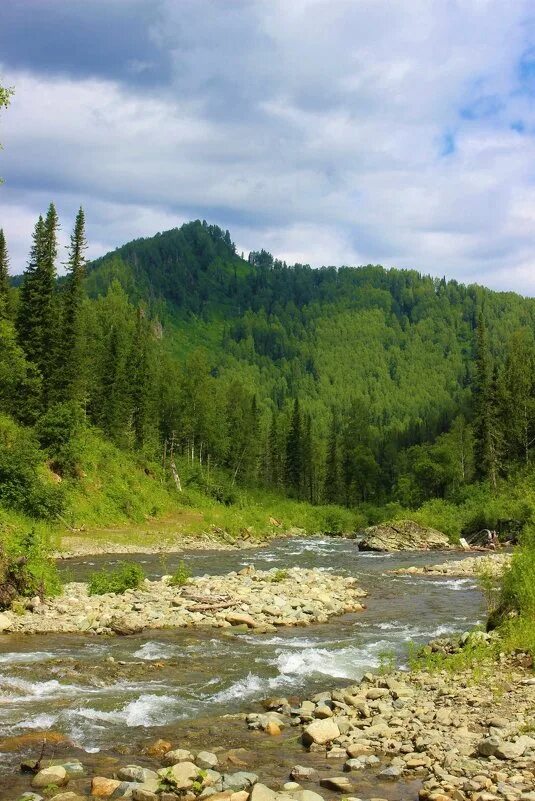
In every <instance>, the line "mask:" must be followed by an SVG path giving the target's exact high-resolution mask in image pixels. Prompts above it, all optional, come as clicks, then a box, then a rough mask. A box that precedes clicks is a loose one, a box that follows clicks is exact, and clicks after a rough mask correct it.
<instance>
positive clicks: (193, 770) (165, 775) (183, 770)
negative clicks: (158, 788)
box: [158, 762, 199, 790]
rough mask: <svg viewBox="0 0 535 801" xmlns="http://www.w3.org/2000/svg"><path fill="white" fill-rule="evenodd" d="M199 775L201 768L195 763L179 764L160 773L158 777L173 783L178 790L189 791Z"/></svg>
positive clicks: (163, 769)
mask: <svg viewBox="0 0 535 801" xmlns="http://www.w3.org/2000/svg"><path fill="white" fill-rule="evenodd" d="M198 775H199V768H198V767H197V765H194V764H193V762H177V763H176V764H175V765H171V767H169V768H162V769H161V770H159V771H158V776H159V777H160V778H162V779H167V780H169V781H170V782H172V783H173V786H174V787H176V789H177V790H189V789H190V787H193V782H194V781H195V779H196V778H197V776H198Z"/></svg>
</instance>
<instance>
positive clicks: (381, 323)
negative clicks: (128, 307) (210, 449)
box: [87, 221, 535, 502]
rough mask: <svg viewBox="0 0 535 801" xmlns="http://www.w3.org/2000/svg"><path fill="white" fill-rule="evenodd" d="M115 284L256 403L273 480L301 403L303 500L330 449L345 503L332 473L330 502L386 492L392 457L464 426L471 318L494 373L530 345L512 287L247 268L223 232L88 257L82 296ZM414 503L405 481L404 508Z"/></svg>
mask: <svg viewBox="0 0 535 801" xmlns="http://www.w3.org/2000/svg"><path fill="white" fill-rule="evenodd" d="M114 279H117V280H118V281H119V282H120V283H121V284H122V286H123V287H124V289H125V290H126V292H127V294H128V296H129V297H130V299H131V301H132V302H133V303H136V304H137V303H141V304H147V305H148V308H149V310H150V314H151V315H152V316H154V317H158V319H159V320H161V321H162V322H163V343H164V347H165V348H166V350H167V351H168V352H169V353H170V354H171V355H172V356H174V357H176V359H177V360H178V361H183V360H184V358H186V357H187V354H188V353H191V350H192V349H194V348H195V347H197V346H199V345H202V346H204V348H205V350H206V352H207V359H208V363H209V366H210V370H211V375H212V377H215V378H216V379H217V381H218V382H219V384H220V385H221V387H223V386H225V387H228V385H229V384H230V383H232V382H233V381H235V382H237V383H238V384H239V385H240V386H241V388H242V389H243V390H244V391H245V392H246V393H249V394H250V395H251V396H252V397H254V398H255V402H256V403H257V404H258V410H257V413H258V415H259V419H260V428H261V430H262V432H263V433H262V436H263V438H264V440H265V441H266V442H267V441H268V440H269V438H270V437H271V438H272V440H273V442H272V446H271V448H272V450H273V449H274V453H271V454H269V453H267V452H266V453H265V454H264V455H263V456H262V457H261V461H263V462H264V463H266V462H269V463H270V464H271V463H277V462H278V463H279V464H278V467H277V466H276V464H275V467H274V466H273V464H271V466H268V467H266V466H265V464H264V469H265V470H267V472H268V473H269V472H270V471H271V472H272V473H274V478H273V480H274V481H276V482H277V483H281V482H282V480H283V479H282V475H283V474H284V470H285V467H284V465H285V463H286V453H285V447H286V444H285V441H284V440H285V438H287V437H288V436H289V429H290V427H291V418H292V414H293V412H294V409H293V405H292V404H293V403H294V400H295V399H298V400H299V403H300V415H301V418H302V419H301V420H300V423H301V425H302V427H303V428H306V427H307V426H308V428H309V433H310V439H309V441H308V445H307V448H308V449H309V451H310V453H309V456H310V458H311V460H312V463H316V465H317V466H316V468H315V469H314V471H313V472H314V475H313V476H308V477H306V478H305V483H306V484H308V485H309V489H308V491H307V492H306V494H307V496H310V497H311V498H312V499H313V500H314V499H316V498H319V497H325V489H322V488H324V487H325V477H326V470H327V467H328V465H326V463H325V462H324V459H327V462H328V455H326V454H327V452H328V450H329V442H330V443H331V446H332V447H335V449H337V450H339V451H340V453H336V454H331V456H332V458H333V459H335V460H341V461H344V460H345V467H343V466H340V468H336V471H335V473H336V472H337V471H338V469H340V470H341V471H342V472H344V471H345V478H346V481H349V483H350V484H351V485H352V487H353V489H352V490H351V491H349V495H348V494H347V492H346V490H343V489H342V488H340V487H338V483H339V482H338V479H337V478H336V476H333V481H334V485H335V489H334V490H333V492H332V497H333V499H340V500H341V499H342V498H343V497H344V495H345V497H346V498H347V499H348V500H349V499H351V500H354V501H357V500H365V499H367V498H369V497H375V496H377V495H378V494H379V495H381V496H383V497H384V496H385V493H386V495H388V494H390V492H391V490H392V486H393V484H395V483H396V481H397V482H398V486H399V477H398V473H399V470H400V460H399V453H400V451H402V450H404V449H406V448H407V447H409V446H411V445H415V444H420V443H426V442H433V441H434V440H435V439H436V438H437V437H438V436H439V435H441V434H443V433H445V432H448V431H450V430H451V427H452V424H453V421H454V420H455V419H458V418H459V415H462V418H463V420H465V421H466V420H468V421H469V420H470V419H471V417H472V415H473V408H472V391H471V387H472V383H473V379H474V355H475V350H476V338H475V331H476V327H477V325H478V320H481V322H482V324H484V325H485V329H486V331H485V337H486V338H487V339H488V347H489V354H490V355H489V358H490V360H491V361H492V363H493V364H494V363H495V364H496V367H497V368H498V367H499V366H503V365H505V363H506V360H507V352H508V348H509V346H510V343H511V341H512V337H513V335H514V333H515V332H518V331H524V333H525V335H526V336H528V338H530V337H531V338H532V336H533V334H532V332H533V330H534V327H535V301H533V300H532V299H526V298H522V297H520V296H518V295H516V294H514V293H496V292H491V291H490V290H487V289H484V288H482V287H479V286H468V287H466V286H463V285H461V284H459V283H458V282H456V281H446V280H445V279H434V278H431V277H429V276H421V275H420V274H419V273H417V272H416V271H413V270H396V269H390V270H385V269H384V268H382V267H380V266H372V265H368V266H365V267H358V268H354V267H339V268H336V267H323V268H321V269H312V268H310V267H309V266H307V265H301V264H295V265H287V264H285V263H284V262H281V261H279V260H277V259H274V258H273V257H272V256H271V255H270V254H269V253H267V252H266V251H263V250H261V251H259V252H252V253H251V254H249V258H248V260H244V258H240V256H238V255H237V253H236V249H235V246H234V245H233V243H232V241H231V237H230V234H229V232H228V231H222V230H221V229H220V228H218V227H217V226H212V225H207V224H206V223H205V222H202V223H201V222H199V221H196V222H192V223H188V224H186V225H183V226H182V227H181V228H178V229H174V230H171V231H167V232H165V233H161V234H157V235H156V236H154V237H152V238H148V239H139V240H135V241H133V242H130V243H128V244H126V245H124V246H123V247H121V248H119V249H117V250H116V251H115V252H114V253H112V254H109V255H107V256H105V257H103V258H101V259H99V260H97V261H96V262H93V263H92V264H91V265H89V269H88V278H87V288H88V292H89V294H90V295H92V296H96V295H100V294H103V293H105V292H106V291H107V290H108V287H109V286H110V285H111V284H112V282H113V280H114ZM307 421H308V422H307ZM263 447H265V448H267V445H266V446H263ZM349 452H350V453H349ZM314 454H315V456H314ZM261 469H262V468H261V466H260V467H259V468H258V470H261ZM401 469H405V468H401ZM429 472H432V473H433V472H435V473H436V472H439V473H441V471H440V470H438V471H437V470H434V471H432V470H430V471H429ZM442 472H443V471H442ZM278 473H280V475H278ZM348 476H352V478H348ZM451 480H452V479H451V478H450V481H451ZM444 481H445V479H444V477H443V475H442V474H441V476H440V477H438V478H437V477H435V476H433V477H432V478H431V483H433V482H434V483H435V486H434V487H433V490H432V492H436V491H439V492H442V491H444V487H443V484H444ZM342 483H343V481H342ZM446 483H447V480H446ZM329 492H330V490H327V494H329ZM425 495H426V490H425V488H424V489H422V490H421V491H418V490H417V489H416V488H414V487H411V489H410V490H408V492H407V497H404V498H403V500H404V502H414V501H418V500H421V499H422V497H425Z"/></svg>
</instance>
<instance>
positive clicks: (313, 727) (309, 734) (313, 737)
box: [303, 718, 340, 745]
mask: <svg viewBox="0 0 535 801" xmlns="http://www.w3.org/2000/svg"><path fill="white" fill-rule="evenodd" d="M339 736H340V729H339V728H338V726H337V724H336V723H335V722H334V721H333V720H332V718H327V719H325V720H315V721H314V722H313V723H310V724H309V725H308V726H306V727H305V729H304V731H303V743H304V744H305V745H311V743H316V744H318V745H325V743H328V742H330V741H331V740H335V739H336V737H339Z"/></svg>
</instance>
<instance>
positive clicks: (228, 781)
mask: <svg viewBox="0 0 535 801" xmlns="http://www.w3.org/2000/svg"><path fill="white" fill-rule="evenodd" d="M257 781H258V776H257V775H256V773H250V772H249V771H245V770H240V771H238V772H237V773H225V774H224V776H223V790H246V789H248V788H250V787H252V786H253V784H256V782H257Z"/></svg>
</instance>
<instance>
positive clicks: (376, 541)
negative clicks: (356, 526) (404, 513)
mask: <svg viewBox="0 0 535 801" xmlns="http://www.w3.org/2000/svg"><path fill="white" fill-rule="evenodd" d="M357 536H359V537H360V536H361V537H362V539H361V541H360V542H359V550H361V551H422V550H428V549H445V548H452V547H453V546H452V544H451V543H450V541H449V539H448V538H447V536H446V535H445V534H443V533H442V532H441V531H437V530H436V529H434V528H427V527H425V526H421V525H420V524H419V523H415V522H414V520H396V521H394V522H392V523H381V524H380V525H378V526H370V527H369V528H366V529H364V530H363V531H362V532H359V534H358V535H357Z"/></svg>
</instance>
